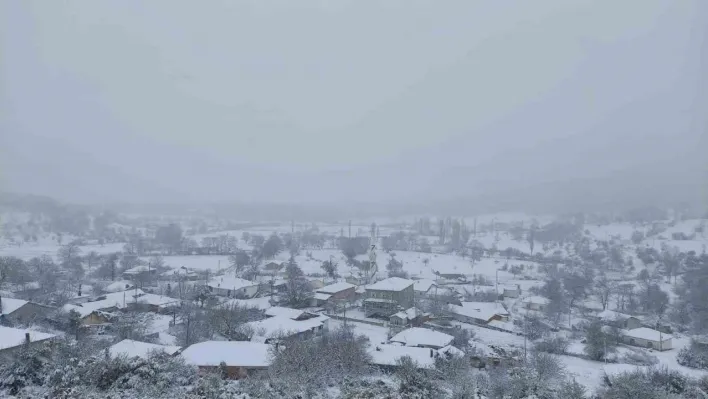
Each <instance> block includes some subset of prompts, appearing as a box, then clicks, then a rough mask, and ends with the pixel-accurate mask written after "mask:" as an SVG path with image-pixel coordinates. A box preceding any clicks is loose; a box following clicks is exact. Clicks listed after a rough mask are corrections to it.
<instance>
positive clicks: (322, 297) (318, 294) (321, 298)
mask: <svg viewBox="0 0 708 399" xmlns="http://www.w3.org/2000/svg"><path fill="white" fill-rule="evenodd" d="M331 297H332V295H329V294H324V293H322V292H315V295H314V296H313V298H315V299H317V300H318V301H328V300H329V298H331Z"/></svg>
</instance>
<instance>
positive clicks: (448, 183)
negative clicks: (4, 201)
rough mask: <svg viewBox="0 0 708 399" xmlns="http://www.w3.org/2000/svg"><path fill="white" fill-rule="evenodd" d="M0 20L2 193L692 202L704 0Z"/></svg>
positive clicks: (254, 9) (138, 8)
mask: <svg viewBox="0 0 708 399" xmlns="http://www.w3.org/2000/svg"><path fill="white" fill-rule="evenodd" d="M0 15H2V22H1V23H0V25H1V27H2V42H1V44H0V45H1V46H2V55H1V56H0V60H1V61H0V63H1V64H0V65H2V69H1V70H0V79H1V80H0V101H1V102H2V103H1V106H0V107H1V108H0V112H1V114H0V135H1V136H0V151H1V152H0V162H1V163H0V168H1V169H0V170H1V172H2V186H1V187H2V189H3V190H6V191H14V192H26V193H36V194H44V195H50V196H53V197H56V198H59V199H62V200H66V201H72V202H80V203H92V202H118V201H125V202H173V203H183V202H189V201H199V202H205V201H209V202H228V201H239V202H259V201H268V202H283V203H310V204H313V203H340V204H358V203H385V204H406V206H410V207H412V208H411V209H413V208H415V207H416V206H418V205H421V206H422V205H430V204H437V205H435V206H440V207H447V208H448V209H455V210H457V209H461V208H464V207H465V206H469V204H472V203H474V204H483V203H484V204H498V205H500V206H501V207H504V206H508V207H517V208H519V207H524V206H532V207H544V206H545V207H563V208H568V209H570V208H573V207H585V208H591V207H594V206H604V205H608V204H610V205H611V204H623V203H630V202H631V203H637V202H642V201H643V202H647V203H650V202H652V201H686V202H699V201H701V200H704V199H705V198H706V190H708V189H707V188H706V187H708V184H706V183H707V182H708V180H707V179H706V176H707V174H706V173H707V169H706V165H707V161H706V160H705V158H706V157H705V151H704V150H701V148H708V142H707V141H706V136H708V134H706V126H707V125H708V122H707V120H706V113H705V110H706V109H708V101H706V96H707V95H706V93H707V92H708V90H707V86H706V79H705V72H704V71H705V70H708V67H707V66H706V64H707V62H706V54H708V49H707V48H706V43H707V42H708V40H706V28H705V26H706V24H705V20H706V15H707V13H706V3H705V2H704V1H702V0H684V1H674V0H636V1H622V2H597V1H591V0H576V1H572V2H570V1H567V0H543V1H533V2H531V1H521V0H519V1H505V2H498V1H470V0H465V1H446V2H433V1H387V2H360V1H299V2H291V1H268V2H263V1H216V0H213V1H208V2H193V1H175V0H162V1H151V2H142V1H137V0H129V1H120V2H109V1H88V0H87V1H61V2H58V1H51V2H49V1H39V0H27V1H19V0H17V1H12V0H11V1H4V2H2V4H1V5H0ZM704 203H705V202H704ZM430 206H432V205H430Z"/></svg>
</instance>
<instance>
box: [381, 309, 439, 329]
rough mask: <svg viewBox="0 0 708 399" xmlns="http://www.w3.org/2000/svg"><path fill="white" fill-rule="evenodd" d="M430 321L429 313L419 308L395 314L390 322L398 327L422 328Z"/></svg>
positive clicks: (390, 318)
mask: <svg viewBox="0 0 708 399" xmlns="http://www.w3.org/2000/svg"><path fill="white" fill-rule="evenodd" d="M429 319H430V314H429V313H424V312H423V311H421V310H420V309H417V308H409V309H406V310H402V311H400V312H398V313H395V314H393V315H391V317H389V322H390V323H391V324H392V325H394V326H397V327H405V326H416V327H417V326H420V325H422V324H423V323H425V322H426V321H428V320H429Z"/></svg>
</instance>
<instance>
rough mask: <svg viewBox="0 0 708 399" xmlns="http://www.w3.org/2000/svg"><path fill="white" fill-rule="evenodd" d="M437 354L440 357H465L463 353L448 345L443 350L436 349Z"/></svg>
mask: <svg viewBox="0 0 708 399" xmlns="http://www.w3.org/2000/svg"><path fill="white" fill-rule="evenodd" d="M438 353H439V354H441V355H448V356H455V357H463V356H465V352H463V351H461V350H459V349H457V348H455V347H454V346H452V345H448V346H446V347H444V348H440V349H438Z"/></svg>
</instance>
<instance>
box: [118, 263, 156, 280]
mask: <svg viewBox="0 0 708 399" xmlns="http://www.w3.org/2000/svg"><path fill="white" fill-rule="evenodd" d="M156 274H157V269H155V268H151V267H150V266H136V267H133V268H131V269H128V270H126V271H124V272H123V278H125V279H127V280H144V279H146V278H149V277H151V276H155V275H156Z"/></svg>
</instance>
